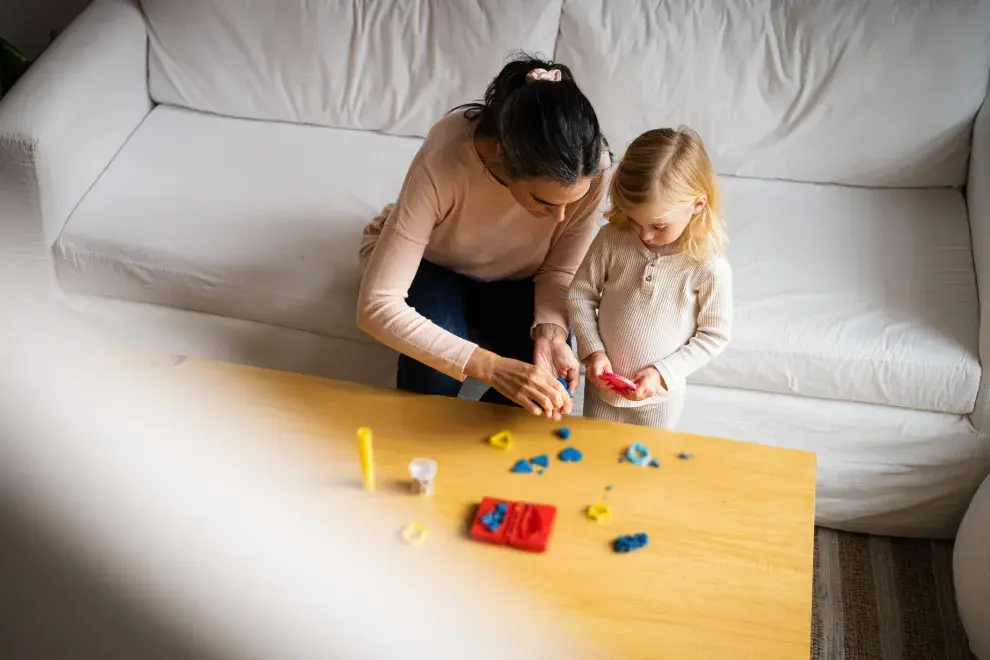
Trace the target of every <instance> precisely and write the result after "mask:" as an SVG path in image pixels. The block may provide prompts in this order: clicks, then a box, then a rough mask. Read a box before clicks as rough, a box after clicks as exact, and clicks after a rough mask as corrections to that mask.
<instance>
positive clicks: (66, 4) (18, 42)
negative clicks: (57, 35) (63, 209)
mask: <svg viewBox="0 0 990 660" xmlns="http://www.w3.org/2000/svg"><path fill="white" fill-rule="evenodd" d="M89 3H90V0H0V37H3V38H4V39H6V40H7V41H9V42H10V43H12V44H14V46H16V47H17V48H19V49H21V50H22V51H23V52H24V54H25V55H27V56H28V57H31V58H34V57H35V56H37V55H38V54H39V53H40V52H41V51H43V50H44V49H45V48H46V47H47V46H48V32H49V31H50V30H52V29H54V30H62V29H64V28H65V26H66V25H68V24H69V23H70V22H72V19H73V18H75V17H76V16H77V15H78V14H79V12H80V11H82V10H83V9H84V8H85V7H86V5H88V4H89Z"/></svg>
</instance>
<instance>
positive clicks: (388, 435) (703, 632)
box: [174, 359, 815, 660]
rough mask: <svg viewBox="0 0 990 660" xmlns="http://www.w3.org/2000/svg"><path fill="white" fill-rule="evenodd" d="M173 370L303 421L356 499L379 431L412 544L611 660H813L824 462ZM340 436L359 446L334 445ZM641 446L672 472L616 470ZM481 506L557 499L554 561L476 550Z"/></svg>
mask: <svg viewBox="0 0 990 660" xmlns="http://www.w3.org/2000/svg"><path fill="white" fill-rule="evenodd" d="M174 372H175V373H176V374H177V375H178V374H181V373H184V374H186V375H189V374H193V373H196V372H203V373H204V374H208V375H209V377H210V378H215V379H217V381H218V382H223V381H228V382H229V383H231V384H232V385H235V386H236V387H237V388H238V389H239V390H242V391H245V392H251V393H253V394H255V395H257V394H261V396H263V397H264V398H265V400H267V401H270V402H271V406H270V407H267V408H266V409H265V410H263V411H259V414H263V415H265V416H266V417H267V418H271V416H273V415H274V416H277V417H278V418H279V419H280V420H281V419H282V418H284V419H285V420H286V424H288V425H293V426H294V427H295V428H296V429H297V430H298V428H304V429H305V430H304V437H307V438H308V439H309V440H308V441H309V442H312V443H313V445H314V447H316V448H318V449H319V450H320V451H323V452H327V453H329V454H330V455H334V456H336V457H338V458H340V459H343V460H342V461H341V465H342V469H343V470H344V473H342V477H343V480H342V481H341V482H340V483H341V484H342V486H341V487H348V488H353V489H355V492H357V491H356V489H357V488H358V487H359V486H358V484H359V483H360V475H359V474H358V471H357V468H356V459H357V443H356V440H353V441H351V439H353V438H355V432H356V429H357V428H358V427H360V426H369V427H371V428H372V430H373V431H374V452H375V459H376V465H377V480H378V489H377V491H376V492H375V493H369V494H367V497H369V498H378V500H379V501H381V502H382V503H383V506H394V505H398V506H401V507H406V508H407V509H408V519H409V520H418V521H421V522H422V523H424V524H425V525H426V527H427V528H428V529H429V535H428V537H427V540H426V543H425V545H424V546H423V547H421V548H417V549H410V552H428V551H429V549H430V548H431V547H437V548H444V547H456V548H458V549H459V550H460V551H462V552H463V553H465V554H466V555H468V556H469V559H470V560H473V561H478V562H483V563H484V565H485V566H486V567H487V568H486V570H495V571H498V572H499V573H500V574H501V576H502V579H504V580H506V581H510V582H511V583H512V584H513V585H514V586H516V587H518V588H521V589H523V590H528V591H531V592H532V593H533V594H534V596H538V597H539V598H540V599H541V600H542V601H543V602H548V603H550V604H551V607H552V609H553V610H554V614H555V615H559V619H560V621H561V622H562V623H563V625H564V626H565V627H568V628H569V629H571V630H573V631H574V632H575V634H577V635H581V636H582V637H583V638H584V639H587V640H588V643H589V644H594V645H595V646H597V647H601V648H604V649H608V651H609V653H608V654H607V655H608V657H614V658H660V657H663V658H676V659H678V660H689V659H692V658H718V659H719V660H729V659H731V658H760V659H761V660H773V659H776V658H787V659H795V660H796V659H801V660H807V658H808V654H809V649H810V635H811V598H812V594H811V586H812V562H813V544H814V527H813V526H814V509H815V506H814V503H815V456H814V455H813V454H810V453H805V452H800V451H792V450H784V449H776V448H772V447H766V446H761V445H754V444H748V443H743V442H734V441H729V440H722V439H718V438H710V437H704V436H696V435H688V434H684V433H673V432H665V431H661V430H654V429H647V428H641V427H634V426H626V425H620V424H615V423H611V422H602V421H596V420H587V419H581V418H570V419H567V420H566V421H565V422H564V424H566V425H567V426H568V427H569V428H570V431H571V439H570V440H569V441H566V442H565V441H562V440H560V439H558V438H557V437H556V436H555V435H554V433H553V431H554V430H555V429H556V428H558V427H560V426H561V424H558V423H553V422H551V421H548V420H543V419H536V418H533V417H530V416H529V415H527V414H525V413H524V412H522V411H521V410H518V409H511V408H506V407H500V406H492V405H485V404H479V403H474V402H469V401H462V400H452V399H444V398H437V397H424V396H414V395H408V394H403V393H400V392H397V391H394V390H385V389H376V388H371V387H366V386H361V385H355V384H353V383H345V382H339V381H332V380H324V379H318V378H313V377H307V376H301V375H296V374H289V373H282V372H276V371H268V370H262V369H254V368H247V367H237V366H232V365H222V364H216V363H210V362H203V361H199V360H192V359H189V360H186V361H184V362H182V364H181V365H179V366H178V367H176V368H175V369H174ZM502 429H508V430H510V431H511V432H512V434H513V446H512V448H511V449H510V450H508V451H504V450H499V449H494V448H492V447H490V446H489V445H488V444H487V443H486V442H485V439H486V438H487V437H488V436H489V435H491V434H493V433H495V432H497V431H499V430H502ZM334 437H337V438H340V437H344V438H348V441H347V442H346V443H343V445H341V444H340V443H338V445H337V446H336V447H335V448H331V447H330V445H331V443H330V440H329V439H330V438H334ZM633 442H640V443H642V444H644V445H646V446H647V447H649V448H650V449H651V451H652V453H653V455H654V456H656V457H657V458H658V459H659V461H660V463H661V466H660V467H659V468H651V467H637V466H634V465H631V464H629V463H622V462H620V461H619V457H620V454H621V453H622V451H623V450H624V449H625V448H626V447H627V446H628V445H630V444H631V443H633ZM568 446H573V447H576V448H578V449H580V450H581V451H582V452H583V454H584V458H583V460H582V461H581V462H579V463H563V462H561V461H559V460H558V459H557V454H558V453H559V452H560V451H561V450H562V449H564V448H565V447H568ZM680 453H689V454H691V455H692V458H690V459H687V460H685V459H681V458H678V454H680ZM539 454H549V455H550V458H551V462H550V467H549V468H548V469H547V470H546V471H545V473H544V474H543V475H538V474H536V473H533V474H513V473H511V472H510V469H511V467H512V465H513V464H514V463H515V462H516V461H517V460H519V459H520V458H530V457H533V456H536V455H539ZM415 457H428V458H432V459H434V460H436V461H437V462H438V463H439V475H438V477H437V482H436V488H435V492H434V493H433V495H431V496H429V497H421V496H416V495H412V494H411V493H410V489H409V476H408V471H407V466H408V464H409V461H410V460H411V459H413V458H415ZM609 485H612V486H613V489H612V490H610V491H606V487H607V486H609ZM605 495H607V502H608V503H609V504H610V505H611V506H612V508H613V511H614V521H613V522H612V524H611V526H608V527H606V526H601V525H599V524H597V523H595V522H593V521H591V520H589V519H588V518H587V517H586V516H585V514H584V511H585V509H586V508H587V506H588V505H590V504H593V503H595V502H596V501H600V500H602V499H603V496H605ZM484 496H493V497H498V498H504V499H511V500H522V501H527V502H535V503H546V504H553V505H555V506H556V507H557V509H558V513H557V521H556V526H555V530H554V534H553V538H552V540H551V542H550V547H549V549H548V551H547V552H546V554H542V555H540V554H529V553H525V552H521V551H517V550H512V549H509V548H503V547H495V546H491V545H486V544H481V543H477V542H475V541H472V540H470V539H469V538H468V536H467V534H466V530H467V527H468V523H469V517H470V515H471V512H472V509H473V505H475V504H477V503H478V502H479V501H480V499H481V498H482V497H484ZM637 532H645V533H647V534H648V535H649V539H650V541H649V546H648V547H646V548H644V549H641V550H637V551H634V552H631V553H628V554H616V553H613V552H612V549H611V541H612V540H613V539H614V538H615V537H616V536H618V535H620V534H632V533H637ZM392 540H393V539H392V538H391V537H390V538H389V542H392Z"/></svg>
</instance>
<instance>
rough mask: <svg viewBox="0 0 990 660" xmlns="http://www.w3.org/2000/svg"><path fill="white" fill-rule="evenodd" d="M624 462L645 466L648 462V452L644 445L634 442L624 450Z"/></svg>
mask: <svg viewBox="0 0 990 660" xmlns="http://www.w3.org/2000/svg"><path fill="white" fill-rule="evenodd" d="M626 460H627V461H629V462H630V463H632V464H633V465H646V464H647V463H648V462H649V460H650V450H649V448H648V447H646V446H645V445H643V444H640V443H638V442H634V443H632V444H631V445H630V446H629V448H628V449H626Z"/></svg>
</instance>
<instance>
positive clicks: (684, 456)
mask: <svg viewBox="0 0 990 660" xmlns="http://www.w3.org/2000/svg"><path fill="white" fill-rule="evenodd" d="M677 458H679V459H681V460H682V461H690V460H691V459H692V458H694V454H688V453H685V452H681V453H680V454H678V455H677Z"/></svg>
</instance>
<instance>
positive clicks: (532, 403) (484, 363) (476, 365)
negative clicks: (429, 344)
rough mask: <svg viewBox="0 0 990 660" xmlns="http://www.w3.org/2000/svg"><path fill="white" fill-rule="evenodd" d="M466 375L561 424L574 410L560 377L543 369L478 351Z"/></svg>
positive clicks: (469, 362) (472, 357)
mask: <svg viewBox="0 0 990 660" xmlns="http://www.w3.org/2000/svg"><path fill="white" fill-rule="evenodd" d="M465 373H467V375H469V376H473V377H475V378H477V379H478V380H480V381H482V382H484V383H487V384H488V385H491V386H492V387H494V388H495V389H496V390H498V391H499V392H501V393H502V394H504V395H505V396H506V397H508V398H509V399H511V400H513V401H515V402H516V403H518V404H519V405H520V406H522V407H523V408H525V409H526V410H528V411H529V412H531V413H532V414H534V415H539V416H546V417H548V418H549V419H553V420H559V419H560V418H561V416H563V415H567V414H570V412H571V410H572V409H573V401H572V400H571V397H569V396H567V392H566V391H565V390H564V386H563V385H561V384H560V383H559V382H558V381H557V376H555V375H554V374H553V373H552V372H550V371H548V370H546V369H544V368H543V367H538V366H536V365H533V364H526V363H525V362H521V361H519V360H513V359H510V358H504V357H500V356H498V355H495V354H494V353H492V352H491V351H487V350H485V349H482V348H477V349H475V351H474V353H472V355H471V358H470V359H469V360H468V363H467V366H466V367H465Z"/></svg>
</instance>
